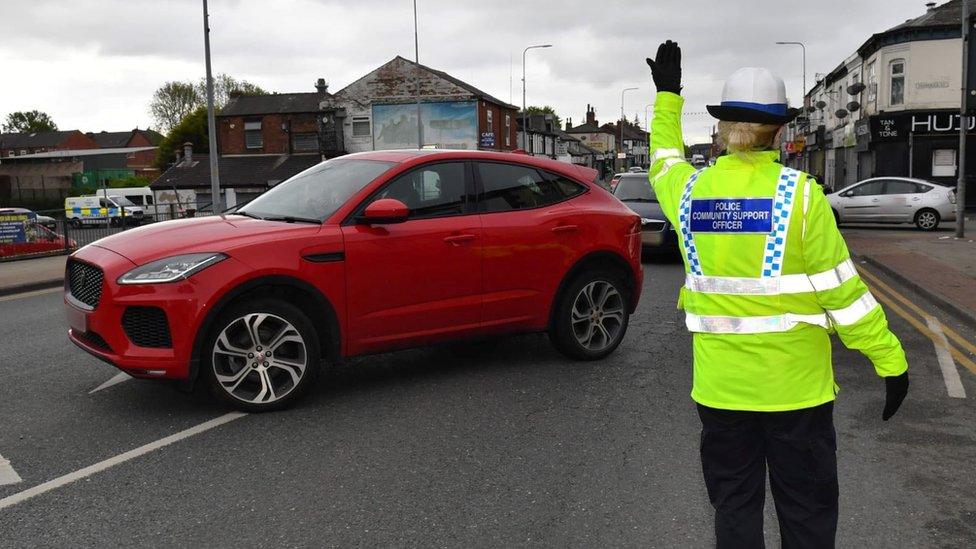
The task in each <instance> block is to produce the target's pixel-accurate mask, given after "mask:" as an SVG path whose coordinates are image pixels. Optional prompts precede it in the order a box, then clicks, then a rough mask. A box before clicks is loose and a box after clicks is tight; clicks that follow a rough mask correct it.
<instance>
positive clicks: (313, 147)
mask: <svg viewBox="0 0 976 549" xmlns="http://www.w3.org/2000/svg"><path fill="white" fill-rule="evenodd" d="M291 149H292V150H293V151H295V152H310V151H317V150H319V136H318V135H317V134H316V133H315V132H305V133H293V134H291Z"/></svg>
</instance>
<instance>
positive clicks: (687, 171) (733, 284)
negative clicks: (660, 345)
mask: <svg viewBox="0 0 976 549" xmlns="http://www.w3.org/2000/svg"><path fill="white" fill-rule="evenodd" d="M682 104H683V99H682V98H681V97H680V96H679V95H676V94H673V93H669V92H660V93H658V94H657V98H656V101H655V104H654V120H653V122H652V124H651V169H650V173H649V174H648V177H649V179H650V182H651V184H652V185H653V187H654V191H655V193H656V195H657V199H658V201H659V202H660V203H661V207H662V209H663V210H664V213H665V215H666V216H667V217H668V219H669V220H670V221H671V223H672V224H673V225H674V226H675V227H676V228H677V229H678V231H679V233H680V234H679V241H680V243H681V249H682V252H683V255H684V263H685V272H686V281H685V285H684V287H683V288H682V289H681V294H680V296H679V298H678V307H679V308H683V309H684V310H685V314H686V324H687V326H688V329H689V330H690V331H692V332H693V333H694V334H693V341H694V343H693V350H694V384H693V385H694V387H693V390H692V393H691V396H692V398H693V399H694V400H695V401H696V402H698V403H700V404H703V405H705V406H709V407H713V408H720V409H727V410H753V411H783V410H796V409H800V408H808V407H812V406H817V405H819V404H823V403H825V402H829V401H831V400H833V399H834V396H835V394H836V393H837V390H838V387H837V385H836V384H835V382H834V376H833V369H832V366H831V360H830V332H831V331H836V333H837V334H838V335H839V336H840V339H841V341H842V342H843V343H844V345H846V346H847V347H848V348H851V349H857V350H858V351H861V352H862V353H863V354H864V355H866V356H867V357H868V358H869V359H870V360H871V362H873V363H874V367H875V370H876V371H877V373H878V375H880V376H895V375H899V374H901V373H903V372H905V370H906V369H907V368H908V364H907V362H906V360H905V352H904V350H903V349H902V347H901V343H899V341H898V339H897V338H896V337H895V335H894V334H892V333H891V331H890V330H889V329H888V322H887V319H886V318H885V314H884V311H883V310H882V309H881V307H880V306H879V305H878V303H877V301H875V299H874V297H873V296H872V295H871V292H870V291H869V290H868V288H867V286H866V285H865V284H864V282H862V281H861V278H860V277H859V276H858V274H857V270H856V269H855V268H854V264H853V263H852V262H851V259H850V254H849V253H848V251H847V246H846V244H845V243H844V239H843V237H842V236H841V234H840V231H838V230H837V225H836V223H835V222H834V217H833V212H832V211H831V208H830V205H829V204H828V203H827V199H826V198H825V197H824V195H823V191H822V190H821V188H820V186H819V185H817V184H816V182H815V181H814V180H813V179H812V178H810V177H809V176H807V175H806V174H804V173H802V172H799V171H795V170H792V169H789V168H784V167H783V166H781V165H780V164H778V163H777V161H778V159H779V153H778V152H776V151H764V152H757V153H752V154H749V155H746V156H738V155H726V156H722V157H720V158H719V159H718V160H717V162H716V163H715V165H714V166H712V167H709V168H706V169H703V170H700V171H696V170H695V168H694V167H692V166H691V165H690V164H688V163H687V162H686V161H685V160H684V142H683V140H682V135H681V107H682Z"/></svg>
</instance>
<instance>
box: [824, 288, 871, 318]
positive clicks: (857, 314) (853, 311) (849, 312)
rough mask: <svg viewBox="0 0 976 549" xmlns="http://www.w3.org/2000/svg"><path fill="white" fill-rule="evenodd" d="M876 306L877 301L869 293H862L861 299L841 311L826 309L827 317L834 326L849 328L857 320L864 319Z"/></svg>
mask: <svg viewBox="0 0 976 549" xmlns="http://www.w3.org/2000/svg"><path fill="white" fill-rule="evenodd" d="M877 306H878V301H877V300H876V299H874V296H873V295H871V292H870V291H867V292H864V293H863V294H862V295H861V297H859V298H857V299H856V300H854V303H851V304H850V305H848V306H847V307H844V308H843V309H828V310H827V315H829V316H830V320H832V321H833V323H834V324H837V325H839V326H850V325H851V324H854V323H855V322H857V321H858V320H861V319H862V318H864V317H865V316H866V315H867V314H868V313H870V312H871V311H873V310H874V308H875V307H877Z"/></svg>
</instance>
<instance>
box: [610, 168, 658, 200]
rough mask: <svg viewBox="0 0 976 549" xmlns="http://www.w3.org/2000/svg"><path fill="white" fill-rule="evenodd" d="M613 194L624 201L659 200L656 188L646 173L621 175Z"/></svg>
mask: <svg viewBox="0 0 976 549" xmlns="http://www.w3.org/2000/svg"><path fill="white" fill-rule="evenodd" d="M613 194H614V196H616V197H617V198H618V199H620V200H621V201H624V202H626V201H628V200H632V201H635V202H657V196H655V194H654V189H653V188H652V187H651V183H650V182H649V181H648V180H647V177H646V176H644V175H640V176H632V177H621V178H620V182H619V183H617V188H616V190H614V191H613Z"/></svg>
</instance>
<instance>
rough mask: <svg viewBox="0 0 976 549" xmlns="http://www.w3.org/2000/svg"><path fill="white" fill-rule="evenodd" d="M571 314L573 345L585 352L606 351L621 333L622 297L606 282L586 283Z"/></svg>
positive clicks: (575, 301)
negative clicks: (578, 346)
mask: <svg viewBox="0 0 976 549" xmlns="http://www.w3.org/2000/svg"><path fill="white" fill-rule="evenodd" d="M571 314H572V319H571V322H572V328H573V336H575V337H576V341H577V342H578V343H579V344H580V345H581V346H583V348H585V349H587V350H589V351H602V350H604V349H606V348H608V347H610V346H611V345H612V344H613V343H614V342H615V341H616V340H617V338H618V337H619V336H620V333H621V331H622V330H623V327H624V314H625V312H624V300H623V296H621V295H620V292H618V291H617V289H616V288H615V287H614V286H613V285H612V284H610V283H609V282H606V281H603V280H596V281H594V282H590V283H589V284H587V285H586V286H584V287H583V289H582V290H580V293H579V294H577V296H576V299H575V300H574V301H573V308H572V312H571Z"/></svg>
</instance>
